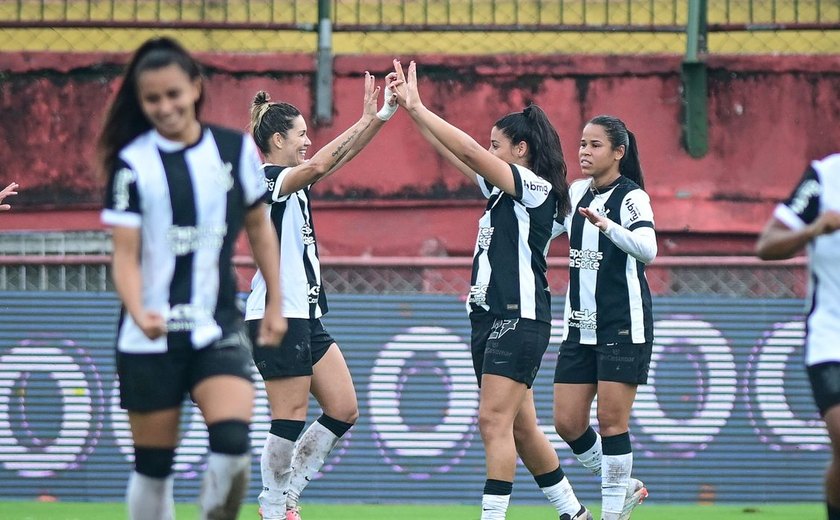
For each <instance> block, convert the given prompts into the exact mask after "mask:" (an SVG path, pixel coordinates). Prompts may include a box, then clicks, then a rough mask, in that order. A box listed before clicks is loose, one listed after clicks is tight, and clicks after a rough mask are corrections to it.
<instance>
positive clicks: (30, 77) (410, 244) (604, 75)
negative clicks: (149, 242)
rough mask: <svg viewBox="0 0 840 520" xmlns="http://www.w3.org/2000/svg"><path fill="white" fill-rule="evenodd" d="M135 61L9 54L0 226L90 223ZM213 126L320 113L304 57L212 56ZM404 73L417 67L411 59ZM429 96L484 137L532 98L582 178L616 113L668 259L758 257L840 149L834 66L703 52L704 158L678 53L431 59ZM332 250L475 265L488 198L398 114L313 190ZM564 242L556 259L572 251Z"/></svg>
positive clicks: (3, 85)
mask: <svg viewBox="0 0 840 520" xmlns="http://www.w3.org/2000/svg"><path fill="white" fill-rule="evenodd" d="M125 58H126V57H125V56H122V55H110V54H107V55H106V54H58V53H55V54H51V53H48V54H43V53H38V54H21V53H15V54H11V53H6V54H3V53H0V111H2V114H3V115H2V119H0V159H2V167H0V184H3V185H5V184H6V183H7V182H9V181H12V180H15V181H17V182H19V183H20V184H21V189H20V194H19V195H17V196H16V197H15V198H14V199H10V202H13V204H14V210H13V211H12V212H9V213H5V214H3V216H2V220H0V222H2V229H4V230H12V229H51V230H56V229H66V230H73V229H97V228H99V227H100V225H99V222H98V215H97V210H96V207H97V203H98V201H99V199H100V191H101V188H100V185H99V184H98V182H97V180H96V178H95V175H94V174H93V173H92V171H93V168H92V164H93V163H92V159H93V149H94V143H95V139H96V133H97V131H98V129H99V123H100V121H101V119H102V116H103V111H104V107H105V105H106V102H107V100H108V99H109V97H110V96H111V94H112V93H113V92H114V90H115V88H116V85H117V83H116V81H115V78H117V76H118V73H119V70H120V65H121V64H123V63H124V62H125ZM200 58H201V59H202V61H203V62H204V63H205V64H206V66H207V72H208V76H209V82H208V84H207V94H208V99H207V101H208V103H207V104H206V106H205V112H204V119H205V120H206V121H209V122H215V123H221V124H225V125H229V126H234V127H239V128H244V127H245V125H246V123H247V112H246V110H247V107H248V105H249V104H250V101H251V98H252V96H253V94H254V93H255V92H256V91H258V90H260V89H265V90H268V91H269V92H270V93H271V94H272V96H273V98H274V99H276V100H284V101H289V102H291V103H293V104H295V105H297V106H298V107H299V108H300V109H301V110H302V111H303V112H304V114H305V115H306V116H307V119H309V117H308V116H309V114H311V113H312V103H313V92H312V85H313V68H314V59H313V57H312V56H309V55H271V56H265V55H263V56H256V55H224V54H210V55H201V56H200ZM404 60H406V61H407V58H404ZM420 65H421V69H420V74H421V77H422V84H421V94H422V95H423V98H424V101H425V102H426V104H427V105H428V106H430V107H431V108H432V109H433V110H435V111H436V112H438V113H439V114H441V115H442V116H443V117H445V118H446V119H448V120H449V121H451V122H453V123H455V124H456V125H458V126H459V127H461V128H463V129H464V130H466V131H467V132H469V133H470V134H471V135H473V136H474V137H476V138H477V139H478V140H479V142H482V143H484V142H486V141H487V139H488V136H489V130H490V127H491V126H492V124H493V122H494V121H495V119H496V118H497V117H498V116H500V115H502V114H504V113H507V112H510V111H513V110H520V109H521V108H522V107H523V106H524V105H525V104H526V103H528V102H531V101H534V102H536V103H538V104H540V105H541V106H543V108H544V109H545V110H546V111H547V112H548V114H549V116H550V117H551V118H552V120H553V121H554V123H555V125H556V126H557V128H558V131H559V133H560V136H561V139H562V141H563V144H564V148H565V152H566V158H567V161H568V163H569V165H570V169H569V170H570V177H571V178H577V177H578V176H579V170H578V168H577V156H576V151H577V141H578V138H579V133H580V129H581V127H582V126H583V124H584V123H585V121H586V120H588V119H589V118H590V117H592V116H594V115H598V114H602V113H610V114H614V115H618V116H619V117H621V118H622V119H624V120H625V121H626V122H627V123H628V125H629V126H630V128H631V129H632V130H633V131H634V132H635V133H636V135H637V138H638V142H639V146H640V154H641V157H642V163H643V166H644V169H645V175H646V182H647V191H648V192H649V193H650V195H651V198H652V200H653V207H654V212H655V214H656V224H657V229H658V231H659V235H660V254H664V255H684V254H749V253H750V252H751V249H752V243H753V240H754V237H755V234H756V233H757V232H758V231H759V230H760V228H761V226H762V225H763V223H764V221H765V220H766V219H767V217H768V215H769V214H770V213H771V211H772V207H773V205H774V203H775V202H776V201H777V200H779V199H780V198H783V197H785V196H786V195H787V194H788V192H789V190H790V189H791V187H792V186H793V185H794V183H795V182H796V180H797V179H798V177H799V176H800V174H801V172H802V171H803V169H804V167H805V165H806V164H807V162H808V160H810V159H813V158H817V157H821V156H824V155H826V154H828V153H831V152H833V151H836V150H840V125H837V121H838V120H840V97H838V96H837V93H838V92H840V56H822V57H816V56H808V57H806V56H799V57H777V56H760V57H721V56H713V57H710V58H709V67H710V70H709V97H710V99H709V132H710V142H709V153H708V154H707V155H706V156H705V157H703V158H701V159H693V158H691V157H690V156H689V155H688V154H687V153H686V152H685V150H684V148H683V146H682V143H681V139H682V132H681V126H680V125H681V111H682V104H681V96H680V88H681V84H680V72H679V70H680V61H679V58H678V57H673V56H667V57H662V56H654V57H594V56H550V57H545V56H500V57H452V56H425V57H423V59H422V60H421V61H420ZM389 67H390V58H388V57H382V56H346V57H339V58H337V59H336V60H335V72H336V79H335V88H334V92H335V117H334V120H333V122H332V123H331V124H329V125H323V126H317V125H314V124H313V123H312V122H310V133H311V138H312V141H313V143H314V146H315V147H316V148H317V147H320V146H321V145H323V144H324V143H325V142H327V141H328V140H330V139H332V138H333V137H334V136H335V135H337V134H338V133H339V132H340V131H341V130H343V129H344V128H346V127H347V126H348V125H350V124H351V123H352V122H354V121H355V120H356V119H357V118H358V116H359V114H360V111H361V97H362V96H361V94H362V80H361V76H360V74H361V73H362V72H363V71H364V70H369V71H371V72H372V73H374V74H375V75H376V76H377V77H378V78H380V81H381V78H382V77H383V76H384V75H385V73H386V72H387V71H388V70H389ZM315 192H316V196H317V197H318V198H319V201H318V202H316V207H317V208H318V215H317V218H316V219H317V226H318V234H319V239H320V243H321V248H322V251H323V252H324V253H325V254H328V255H378V256H379V255H381V256H384V255H411V256H414V255H452V256H456V255H467V254H470V253H471V251H472V247H473V244H474V233H475V221H476V219H477V218H478V216H479V214H480V212H481V208H482V202H481V200H479V199H478V198H477V190H476V189H474V187H472V186H470V185H469V184H468V183H467V182H466V181H465V180H464V179H462V177H461V176H460V175H458V174H457V173H456V172H455V171H454V170H453V169H452V168H449V167H448V166H446V165H445V164H443V163H442V161H441V160H440V159H439V158H438V156H437V155H436V154H435V153H434V152H433V151H432V149H431V148H430V147H429V146H428V145H427V144H426V143H425V141H424V140H423V139H422V137H421V136H420V134H419V133H418V132H417V131H416V130H415V129H414V128H413V127H412V125H411V123H410V121H409V120H408V118H407V117H406V116H405V115H404V114H398V115H397V116H396V117H395V118H394V119H393V120H392V121H391V122H390V123H389V124H388V126H386V128H385V129H384V130H383V132H382V133H381V134H380V135H379V136H378V137H377V138H376V140H375V141H374V142H373V143H372V144H371V145H370V146H369V147H368V148H367V149H366V150H365V151H364V152H362V154H361V155H360V156H359V157H358V158H356V159H355V160H354V161H353V162H352V163H350V165H349V166H347V167H345V168H344V169H343V170H342V171H341V172H339V173H338V174H337V175H335V176H334V177H332V178H330V179H328V180H326V181H324V182H323V183H322V184H321V185H319V186H317V187H316V189H315ZM557 247H559V248H562V247H563V246H562V245H558V246H557Z"/></svg>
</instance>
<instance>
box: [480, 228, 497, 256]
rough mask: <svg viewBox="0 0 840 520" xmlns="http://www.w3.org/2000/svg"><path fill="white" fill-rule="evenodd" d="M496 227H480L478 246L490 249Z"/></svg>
mask: <svg viewBox="0 0 840 520" xmlns="http://www.w3.org/2000/svg"><path fill="white" fill-rule="evenodd" d="M494 229H496V228H494V227H491V226H488V227H480V228H478V247H480V248H481V249H484V250H485V251H486V250H488V249H490V241H491V240H492V239H493V230H494Z"/></svg>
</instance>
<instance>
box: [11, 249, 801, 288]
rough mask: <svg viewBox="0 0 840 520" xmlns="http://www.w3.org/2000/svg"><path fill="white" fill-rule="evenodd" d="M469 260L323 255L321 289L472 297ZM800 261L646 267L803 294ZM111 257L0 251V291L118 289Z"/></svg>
mask: <svg viewBox="0 0 840 520" xmlns="http://www.w3.org/2000/svg"><path fill="white" fill-rule="evenodd" d="M235 263H236V265H237V267H238V274H239V286H240V289H241V290H247V287H248V282H249V281H250V276H251V274H252V273H253V271H254V268H253V261H252V259H251V258H250V257H244V256H242V257H236V258H235ZM471 263H472V259H471V258H466V257H463V258H461V257H459V258H427V257H422V258H418V257H384V258H383V257H379V258H377V257H373V258H368V257H326V258H324V259H322V279H323V284H324V289H325V290H326V291H327V292H328V293H332V294H336V293H340V294H401V293H411V294H416V293H425V294H458V295H462V294H467V292H468V291H469V279H470V269H471ZM567 267H568V260H567V259H565V258H552V259H550V260H549V283H550V285H551V287H552V289H553V291H554V292H555V293H558V294H560V293H563V292H564V291H565V289H566V285H567V284H568V275H567ZM806 271H807V270H806V266H805V262H804V260H803V259H794V260H790V261H784V262H761V261H759V260H757V259H755V258H746V257H663V258H658V259H656V261H655V262H654V263H653V264H651V265H650V266H648V268H647V278H648V282H649V283H650V286H651V291H652V292H653V293H654V294H656V295H659V296H698V295H706V296H728V297H756V298H804V296H805V293H806V289H807V272H806ZM113 290H114V287H113V282H112V280H111V275H110V256H109V255H0V291H89V292H104V291H113Z"/></svg>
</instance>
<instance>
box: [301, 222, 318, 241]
mask: <svg viewBox="0 0 840 520" xmlns="http://www.w3.org/2000/svg"><path fill="white" fill-rule="evenodd" d="M300 234H301V237H303V245H305V246H311V245H312V244H314V243H315V236H314V235H313V233H312V228H311V227H310V226H309V225H308V224H304V225H303V227H302V228H300Z"/></svg>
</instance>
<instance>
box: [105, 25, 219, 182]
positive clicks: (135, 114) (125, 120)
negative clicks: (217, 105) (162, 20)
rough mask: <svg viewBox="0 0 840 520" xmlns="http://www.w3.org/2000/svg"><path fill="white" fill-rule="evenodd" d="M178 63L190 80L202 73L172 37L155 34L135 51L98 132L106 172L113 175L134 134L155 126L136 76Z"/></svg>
mask: <svg viewBox="0 0 840 520" xmlns="http://www.w3.org/2000/svg"><path fill="white" fill-rule="evenodd" d="M169 65H178V66H179V67H180V68H181V69H182V70H183V71H184V72H186V73H187V75H188V76H189V77H190V79H191V80H195V79H198V78H200V77H201V65H199V63H198V62H197V61H195V59H193V57H192V56H190V54H189V53H188V52H187V51H186V50H185V49H184V48H183V47H182V46H181V44H179V43H178V42H177V41H175V40H173V39H171V38H152V39H150V40H147V41H146V42H145V43H144V44H143V45H141V46H140V47H139V48H138V49H137V51H135V52H134V56H132V58H131V61H129V63H128V67H126V70H125V73H124V74H123V81H122V84H121V85H120V87H119V89H118V90H117V94H116V96H114V99H113V101H112V102H111V105H110V107H109V108H108V112H107V114H106V115H105V124H104V125H103V127H102V133H101V134H100V135H99V144H98V149H99V154H100V160H101V163H102V167H103V173H104V175H106V176H107V175H110V173H111V170H113V168H114V163H116V160H117V156H118V155H119V153H120V150H121V149H122V148H123V147H124V146H125V145H127V144H128V143H130V142H131V141H132V140H133V139H134V138H135V137H137V136H138V135H140V134H142V133H144V132H146V131H147V130H149V129H151V128H152V123H151V122H150V121H149V120H148V119H147V118H146V115H145V114H144V113H143V110H142V108H141V106H140V100H139V99H138V93H137V79H138V78H139V77H140V74H141V73H143V72H146V71H148V70H156V69H161V68H163V67H168V66H169ZM203 101H204V90H202V91H201V94H200V95H199V97H198V100H197V101H196V102H195V114H196V117H198V114H199V112H200V110H201V105H202V102H203Z"/></svg>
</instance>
